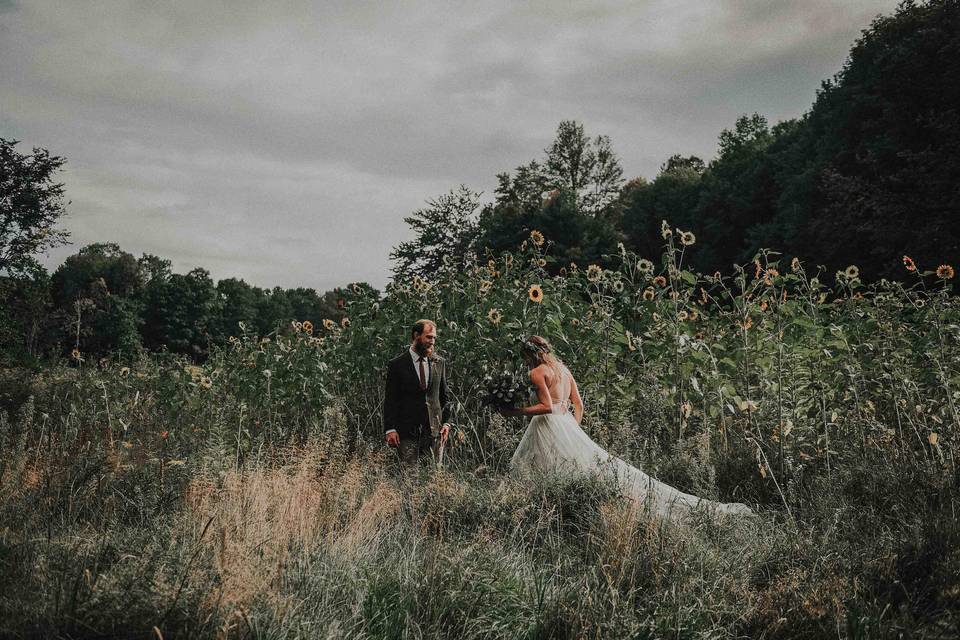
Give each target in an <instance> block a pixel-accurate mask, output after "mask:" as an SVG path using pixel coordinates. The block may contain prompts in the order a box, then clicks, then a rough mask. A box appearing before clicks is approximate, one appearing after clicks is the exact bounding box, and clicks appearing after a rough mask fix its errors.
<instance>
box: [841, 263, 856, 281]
mask: <svg viewBox="0 0 960 640" xmlns="http://www.w3.org/2000/svg"><path fill="white" fill-rule="evenodd" d="M843 275H845V276H847V277H848V278H850V279H851V280H852V279H853V278H856V277H859V276H860V268H859V267H858V266H857V265H855V264H852V265H850V266H849V267H847V268H846V269H844V270H843Z"/></svg>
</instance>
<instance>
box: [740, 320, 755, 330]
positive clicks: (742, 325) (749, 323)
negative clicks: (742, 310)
mask: <svg viewBox="0 0 960 640" xmlns="http://www.w3.org/2000/svg"><path fill="white" fill-rule="evenodd" d="M738 324H739V325H740V328H741V329H743V330H744V331H746V330H748V329H749V328H750V327H752V326H753V318H751V317H750V316H747V317H746V318H744V319H743V322H740V323H738Z"/></svg>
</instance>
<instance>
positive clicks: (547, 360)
mask: <svg viewBox="0 0 960 640" xmlns="http://www.w3.org/2000/svg"><path fill="white" fill-rule="evenodd" d="M520 350H521V351H522V352H523V355H524V357H525V358H529V359H530V360H531V361H532V362H535V363H537V366H540V365H541V364H545V365H547V366H548V367H550V369H551V370H553V372H554V373H555V374H556V375H557V376H560V375H562V374H563V370H564V369H565V368H566V366H565V365H564V364H563V362H562V361H561V360H560V358H558V357H557V356H555V355H554V354H553V347H552V346H550V342H549V341H548V340H547V339H546V338H544V337H542V336H528V337H527V338H524V339H523V341H522V342H521V343H520Z"/></svg>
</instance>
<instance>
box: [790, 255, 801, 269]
mask: <svg viewBox="0 0 960 640" xmlns="http://www.w3.org/2000/svg"><path fill="white" fill-rule="evenodd" d="M790 270H791V271H793V272H794V273H797V272H798V271H800V258H794V259H793V260H791V261H790Z"/></svg>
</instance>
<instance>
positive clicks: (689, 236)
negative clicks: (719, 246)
mask: <svg viewBox="0 0 960 640" xmlns="http://www.w3.org/2000/svg"><path fill="white" fill-rule="evenodd" d="M696 241H697V236H695V235H693V233H692V232H690V231H681V232H680V244H682V245H685V246H687V247H689V246H690V245H692V244H693V243H695V242H696Z"/></svg>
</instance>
